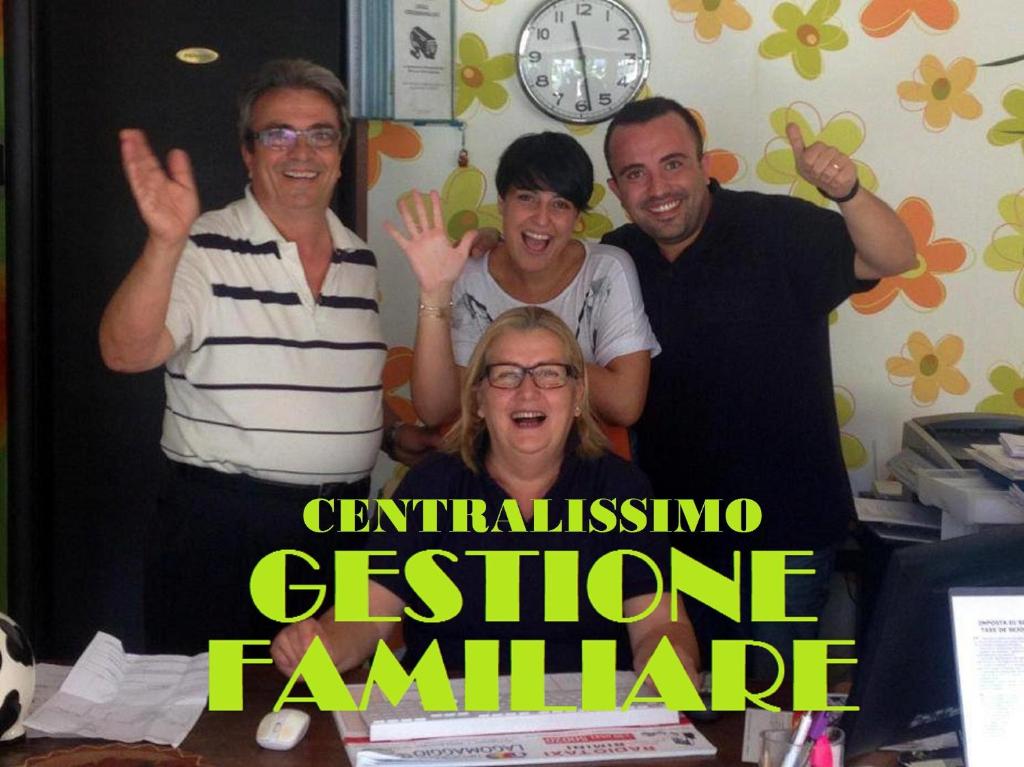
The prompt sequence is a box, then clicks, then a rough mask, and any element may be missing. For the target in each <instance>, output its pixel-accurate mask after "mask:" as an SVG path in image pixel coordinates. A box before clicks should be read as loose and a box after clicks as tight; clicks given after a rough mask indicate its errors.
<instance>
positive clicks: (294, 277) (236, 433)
mask: <svg viewBox="0 0 1024 767" xmlns="http://www.w3.org/2000/svg"><path fill="white" fill-rule="evenodd" d="M327 219H328V225H329V227H330V231H331V238H332V240H333V242H334V248H335V250H334V257H333V259H332V263H331V265H330V267H329V269H328V271H327V276H326V278H325V279H324V283H323V287H322V289H321V296H320V299H319V301H317V300H315V299H314V296H313V294H312V292H311V291H310V289H309V285H308V283H307V282H306V277H305V274H304V273H303V270H302V264H301V263H300V262H299V253H298V247H297V246H296V245H295V243H293V242H288V241H286V240H284V239H283V238H282V236H281V235H280V233H279V232H278V231H277V229H276V228H275V227H274V225H273V224H272V223H271V221H270V219H269V218H267V216H266V214H265V213H264V212H263V210H262V209H261V208H260V207H259V205H258V204H257V202H256V200H255V199H254V198H253V197H252V193H251V191H250V190H248V189H247V190H246V195H245V199H243V200H238V201H237V202H234V203H232V204H231V205H229V206H227V207H226V208H224V209H222V210H218V211H212V212H210V213H206V214H204V215H203V216H201V217H200V218H199V219H198V220H197V221H196V223H195V226H194V227H193V229H192V235H191V237H190V242H189V244H188V246H187V247H186V248H185V252H184V254H183V255H182V258H181V262H180V263H179V265H178V270H177V272H176V273H175V276H174V288H173V291H172V294H171V305H170V307H169V309H168V312H167V328H168V330H169V331H170V333H171V335H172V336H173V337H174V341H175V345H176V348H177V351H176V352H175V353H174V355H173V356H172V357H171V358H170V359H169V360H168V361H167V365H166V372H165V383H166V390H167V406H166V412H165V414H164V429H163V439H162V440H161V447H163V450H164V452H165V453H166V454H167V456H168V457H169V458H171V459H172V460H175V461H181V462H184V463H189V464H194V465H197V466H204V467H207V468H211V469H216V470H218V471H222V472H227V473H239V472H240V473H244V474H248V475H251V476H254V477H258V478H261V479H267V480H273V481H278V482H290V483H294V484H298V485H315V484H321V483H324V482H338V481H342V482H351V481H354V480H357V479H360V478H362V477H365V476H367V475H368V474H369V472H370V470H371V469H372V468H373V464H374V461H375V460H376V457H377V451H378V448H379V446H380V437H381V416H382V410H381V407H382V405H381V373H382V370H383V367H384V359H385V355H386V346H385V344H384V340H383V336H382V334H381V328H380V313H379V308H378V289H377V261H376V258H375V257H374V255H373V253H372V252H371V251H370V250H369V249H368V247H367V246H366V244H365V243H364V242H362V240H360V239H359V238H358V237H356V236H355V235H354V234H352V233H351V232H350V231H348V230H347V229H346V228H345V227H344V226H342V224H341V222H340V221H339V220H338V219H337V217H336V216H335V215H334V214H333V213H332V212H330V211H328V212H327Z"/></svg>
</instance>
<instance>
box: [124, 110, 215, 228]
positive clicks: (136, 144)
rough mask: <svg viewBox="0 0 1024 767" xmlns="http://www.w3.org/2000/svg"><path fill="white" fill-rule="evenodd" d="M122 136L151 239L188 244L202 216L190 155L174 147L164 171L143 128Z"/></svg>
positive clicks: (126, 170) (133, 186) (126, 171)
mask: <svg viewBox="0 0 1024 767" xmlns="http://www.w3.org/2000/svg"><path fill="white" fill-rule="evenodd" d="M120 139H121V164H122V165H123V167H124V175H125V177H126V178H127V179H128V185H129V186H130V187H131V190H132V195H134V197H135V204H136V206H138V209H139V214H140V215H141V216H142V220H143V221H145V222H146V226H147V227H149V236H150V238H151V239H153V240H155V241H157V242H160V243H163V244H175V245H182V244H184V242H185V240H186V239H188V233H189V230H190V229H191V228H192V224H193V223H194V222H195V220H196V218H197V217H198V216H199V194H198V192H197V191H196V183H195V178H194V177H193V175H192V163H191V162H190V161H189V159H188V155H187V154H186V153H185V152H184V151H182V150H181V149H172V150H171V151H170V153H169V154H168V155H167V170H166V171H164V169H163V167H162V166H161V165H160V161H159V160H158V159H157V157H156V155H155V154H153V150H152V149H151V148H150V146H149V141H147V140H146V134H145V133H143V132H142V131H141V130H134V129H125V130H122V131H121V133H120Z"/></svg>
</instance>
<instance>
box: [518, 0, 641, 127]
mask: <svg viewBox="0 0 1024 767" xmlns="http://www.w3.org/2000/svg"><path fill="white" fill-rule="evenodd" d="M516 56H517V59H518V65H519V82H520V83H521V84H522V86H523V89H524V90H525V91H526V94H527V96H529V97H530V100H531V101H533V103H534V104H535V105H536V106H537V107H539V108H540V109H541V110H542V111H544V112H546V113H547V114H549V115H551V116H552V117H554V118H555V119H557V120H561V121H563V122H570V123H596V122H601V121H602V120H607V119H608V118H610V117H611V116H612V115H614V114H615V113H616V112H617V111H619V110H620V109H621V108H622V107H623V106H625V105H626V104H628V103H629V102H630V101H631V100H632V99H633V97H634V96H636V94H637V93H638V92H639V91H640V88H641V87H642V86H643V84H644V81H645V80H646V79H647V72H648V70H649V69H650V63H651V61H650V53H649V49H648V45H647V35H646V34H645V33H644V29H643V27H642V26H640V22H639V20H638V19H637V18H636V16H635V15H633V13H632V11H630V10H629V9H628V8H627V7H626V6H625V5H623V4H622V3H621V2H619V0H590V2H577V0H548V1H547V2H545V3H543V4H541V5H540V6H539V7H538V8H537V10H536V11H534V12H533V15H532V16H530V18H529V19H528V20H527V22H526V24H525V25H524V26H523V31H522V33H521V34H520V35H519V48H518V50H517V52H516Z"/></svg>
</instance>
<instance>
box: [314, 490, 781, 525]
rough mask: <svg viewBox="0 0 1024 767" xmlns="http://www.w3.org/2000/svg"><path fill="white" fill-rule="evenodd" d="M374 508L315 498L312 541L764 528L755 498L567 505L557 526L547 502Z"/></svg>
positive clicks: (390, 503) (468, 501) (438, 502)
mask: <svg viewBox="0 0 1024 767" xmlns="http://www.w3.org/2000/svg"><path fill="white" fill-rule="evenodd" d="M376 506H377V511H376V514H374V513H373V510H372V505H371V502H370V501H368V500H364V499H361V498H356V499H348V498H346V499H327V498H317V499H315V500H312V501H310V502H309V503H307V504H306V507H305V508H304V509H303V513H302V517H303V520H304V522H305V524H306V527H308V528H309V529H310V530H311V531H313V532H314V533H359V532H381V531H384V530H396V531H398V532H403V533H404V532H409V531H410V525H409V522H410V520H413V521H414V522H413V525H412V531H413V532H424V533H437V532H446V533H447V532H450V533H500V532H511V533H528V532H534V533H611V532H623V533H639V532H644V531H647V532H654V533H686V532H694V533H696V532H700V533H717V532H724V531H731V532H734V533H750V532H753V531H754V530H756V529H757V528H758V527H759V526H760V524H761V507H760V506H759V505H758V504H757V502H756V501H753V500H751V499H749V498H736V499H733V500H730V501H724V500H721V499H718V498H709V499H705V500H700V501H698V500H694V499H691V498H625V499H622V500H616V499H614V498H598V499H597V500H583V499H580V498H567V499H566V500H565V508H564V510H561V511H560V513H558V515H557V518H552V515H551V512H550V508H549V501H548V499H546V498H538V499H536V500H535V501H533V503H532V508H530V509H525V510H524V509H521V508H520V506H519V504H518V503H517V502H516V501H515V500H514V499H511V498H508V499H506V500H505V501H504V502H503V503H502V504H501V507H500V508H499V509H498V510H497V511H492V512H491V513H488V509H487V504H486V503H485V502H484V500H483V499H480V498H450V499H449V498H416V499H405V500H394V499H389V498H381V499H379V500H377V501H376Z"/></svg>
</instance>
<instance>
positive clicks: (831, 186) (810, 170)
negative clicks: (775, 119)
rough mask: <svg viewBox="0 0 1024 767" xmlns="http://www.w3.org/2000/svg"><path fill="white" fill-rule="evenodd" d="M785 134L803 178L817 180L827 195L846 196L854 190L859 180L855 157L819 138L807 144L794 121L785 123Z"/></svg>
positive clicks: (812, 181) (818, 185) (840, 197)
mask: <svg viewBox="0 0 1024 767" xmlns="http://www.w3.org/2000/svg"><path fill="white" fill-rule="evenodd" d="M786 136H787V137H788V138H789V145H790V146H791V147H792V148H793V159H794V160H795V161H796V172H797V173H799V174H800V177H801V178H803V179H804V180H805V181H807V182H808V183H811V184H814V186H816V187H818V189H819V190H820V191H822V192H824V193H825V195H826V196H827V197H831V198H836V199H843V198H845V197H847V196H848V195H849V194H850V193H851V192H853V190H854V185H855V184H856V183H857V166H856V165H854V163H853V160H851V159H850V158H849V157H847V156H846V155H845V154H843V153H842V152H840V151H839V150H838V149H836V148H835V147H834V146H829V145H828V144H823V143H822V142H820V141H815V142H814V143H813V144H811V145H810V146H804V138H803V136H802V135H801V134H800V128H798V127H797V126H796V125H795V124H794V123H789V124H788V125H786Z"/></svg>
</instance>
